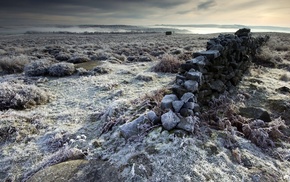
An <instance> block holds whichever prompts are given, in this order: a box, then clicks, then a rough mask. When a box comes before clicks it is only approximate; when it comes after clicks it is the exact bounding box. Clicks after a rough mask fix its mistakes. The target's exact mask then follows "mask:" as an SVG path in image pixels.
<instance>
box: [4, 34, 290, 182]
mask: <svg viewBox="0 0 290 182" xmlns="http://www.w3.org/2000/svg"><path fill="white" fill-rule="evenodd" d="M264 34H266V33H263V35H264ZM267 34H268V35H269V36H270V40H269V41H268V42H267V44H266V45H265V46H264V47H262V48H261V50H260V53H259V54H258V56H257V59H256V60H255V61H254V63H253V65H252V66H251V67H250V69H249V70H248V71H247V73H246V74H245V75H244V78H243V80H242V81H241V82H240V84H239V85H238V86H237V87H236V89H234V90H232V91H231V92H229V93H228V96H229V99H232V101H233V102H229V103H228V104H231V107H234V108H235V111H237V113H236V114H237V115H238V114H240V113H238V110H239V108H240V107H244V108H251V107H258V108H263V109H265V110H266V111H267V112H268V113H269V114H270V117H271V119H272V122H271V123H270V125H273V126H274V125H277V126H279V127H280V128H279V129H281V131H282V133H280V135H279V136H277V138H276V140H275V141H274V144H275V145H274V146H272V147H266V148H262V147H260V146H256V145H255V144H254V143H252V142H251V141H250V140H248V139H246V138H244V137H243V136H239V135H235V136H234V137H233V138H231V137H229V136H228V133H227V131H224V130H216V129H213V128H210V127H208V126H204V125H203V126H201V130H200V131H201V132H199V133H198V132H196V133H194V134H186V135H183V134H181V135H182V137H180V134H179V133H178V132H179V131H172V132H171V131H170V132H168V131H166V130H163V129H162V127H161V126H156V127H154V128H152V129H151V130H150V131H148V132H147V133H144V135H140V136H139V137H138V138H136V139H134V140H132V141H126V140H125V139H124V138H122V137H121V136H120V134H119V126H120V125H121V124H124V123H125V122H129V121H131V120H133V119H135V118H137V117H138V116H140V115H142V114H144V113H147V112H148V111H149V110H155V111H156V112H158V107H160V105H159V102H160V101H161V99H162V96H163V95H164V94H165V93H167V92H170V91H169V89H168V88H170V85H172V84H173V83H174V81H175V77H176V73H172V72H176V71H174V70H172V69H169V71H170V72H167V73H164V72H158V71H159V70H162V71H164V70H167V69H165V68H164V67H166V66H167V65H162V64H160V61H165V62H166V61H167V60H171V61H172V62H171V63H170V65H172V64H177V65H178V64H179V63H183V62H185V61H187V60H190V59H191V58H192V53H193V52H198V51H202V50H205V47H206V42H207V41H208V39H210V38H213V37H216V36H217V35H218V34H207V35H197V34H196V35H191V34H175V35H171V36H166V35H164V34H161V33H154V34H96V35H82V34H24V35H6V36H4V35H1V36H0V75H1V77H0V84H1V88H0V92H1V93H2V94H3V93H5V94H7V95H0V99H1V102H2V103H1V104H2V105H1V107H0V109H1V111H0V150H1V153H0V166H1V169H0V179H3V181H40V180H41V181H57V180H60V179H62V178H63V179H71V180H79V181H80V180H83V181H84V180H86V181H93V180H94V179H96V178H98V179H100V180H103V181H118V180H121V181H217V180H219V181H290V143H289V142H290V139H289V137H290V129H289V126H290V119H289V118H290V114H289V113H290V84H289V83H290V34H283V33H267ZM254 35H255V34H254ZM156 65H157V66H159V67H157V66H156ZM160 66H161V68H160ZM167 67H168V66H167ZM157 68H158V69H157ZM163 68H164V69H163ZM169 68H172V67H171V66H170V67H169ZM26 91H27V92H26ZM13 92H16V93H17V94H16V96H17V97H16V96H15V95H14V96H13ZM237 96H240V97H237ZM8 97H9V98H8ZM10 97H11V98H10ZM235 99H238V100H235ZM6 100H8V101H9V102H7V103H6V102H5V103H4V101H6ZM10 101H11V103H10ZM12 101H13V102H12ZM220 109H222V108H220ZM201 123H202V121H201ZM229 140H231V141H229ZM233 141H234V142H235V143H236V145H237V148H235V149H234V150H232V149H229V148H227V147H226V144H227V143H228V142H233ZM72 166H75V167H76V168H74V167H72ZM96 166H101V167H96ZM54 167H55V168H54ZM74 170H76V171H77V172H75V171H74ZM58 171H61V172H58ZM35 173H36V175H34V174H35ZM112 174H113V175H112ZM33 175H34V176H33ZM46 175H52V176H53V177H54V178H50V177H51V176H50V177H49V178H47V177H46ZM31 176H32V177H31ZM89 176H90V177H89ZM93 177H94V178H93ZM60 181H61V180H60Z"/></svg>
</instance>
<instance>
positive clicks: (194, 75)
mask: <svg viewBox="0 0 290 182" xmlns="http://www.w3.org/2000/svg"><path fill="white" fill-rule="evenodd" d="M186 79H188V80H193V81H197V82H198V83H199V85H201V84H202V73H201V72H199V71H189V72H187V73H186Z"/></svg>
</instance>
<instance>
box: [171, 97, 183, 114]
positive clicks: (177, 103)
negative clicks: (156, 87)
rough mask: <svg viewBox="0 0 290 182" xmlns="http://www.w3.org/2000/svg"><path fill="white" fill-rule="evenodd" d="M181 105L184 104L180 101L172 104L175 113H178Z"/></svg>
mask: <svg viewBox="0 0 290 182" xmlns="http://www.w3.org/2000/svg"><path fill="white" fill-rule="evenodd" d="M183 105H184V102H183V101H182V100H176V101H173V102H172V106H173V109H174V111H175V112H179V111H180V109H181V108H182V106H183Z"/></svg>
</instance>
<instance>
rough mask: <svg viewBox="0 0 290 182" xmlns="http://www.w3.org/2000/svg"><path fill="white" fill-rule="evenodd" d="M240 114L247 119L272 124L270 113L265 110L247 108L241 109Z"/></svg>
mask: <svg viewBox="0 0 290 182" xmlns="http://www.w3.org/2000/svg"><path fill="white" fill-rule="evenodd" d="M239 112H240V114H241V115H242V116H244V117H247V118H253V119H261V120H263V121H265V122H271V118H270V115H269V113H268V112H267V111H266V110H265V109H263V108H256V107H246V108H240V110H239Z"/></svg>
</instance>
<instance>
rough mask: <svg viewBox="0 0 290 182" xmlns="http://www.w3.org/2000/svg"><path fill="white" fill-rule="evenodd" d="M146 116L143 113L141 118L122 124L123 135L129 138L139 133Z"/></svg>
mask: <svg viewBox="0 0 290 182" xmlns="http://www.w3.org/2000/svg"><path fill="white" fill-rule="evenodd" d="M145 120H146V118H145V116H144V115H142V116H140V117H139V118H137V119H135V120H133V121H131V122H129V123H125V124H123V125H121V126H120V132H121V135H122V136H123V137H124V138H126V139H128V138H130V137H132V136H135V135H138V134H139V127H138V126H139V125H141V124H144V123H145Z"/></svg>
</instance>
